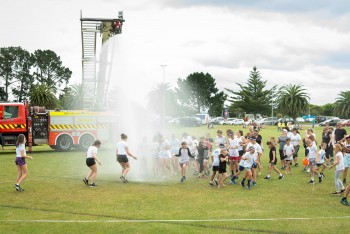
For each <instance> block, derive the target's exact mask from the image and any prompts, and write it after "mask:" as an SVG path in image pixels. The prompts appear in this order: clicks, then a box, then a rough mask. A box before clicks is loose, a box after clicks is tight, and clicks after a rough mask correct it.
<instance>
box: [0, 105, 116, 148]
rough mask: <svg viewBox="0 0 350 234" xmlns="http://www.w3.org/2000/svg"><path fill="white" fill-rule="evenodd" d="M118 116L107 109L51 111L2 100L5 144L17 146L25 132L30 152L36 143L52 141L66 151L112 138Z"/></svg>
mask: <svg viewBox="0 0 350 234" xmlns="http://www.w3.org/2000/svg"><path fill="white" fill-rule="evenodd" d="M114 122H115V116H114V115H113V114H112V113H107V112H90V111H48V110H45V108H43V107H31V108H30V109H29V108H28V104H27V103H26V104H23V103H0V133H2V137H3V144H4V145H14V144H15V142H16V139H17V136H18V135H19V134H21V133H22V134H25V135H26V137H27V140H28V141H27V143H28V146H29V151H31V147H32V146H33V145H34V144H48V145H50V147H51V148H53V149H57V150H61V151H66V150H70V149H71V148H73V147H74V148H81V149H87V148H88V147H89V146H90V145H91V144H92V143H93V142H94V141H95V140H96V139H99V140H101V141H107V140H109V139H111V138H112V134H113V132H112V131H113V126H114Z"/></svg>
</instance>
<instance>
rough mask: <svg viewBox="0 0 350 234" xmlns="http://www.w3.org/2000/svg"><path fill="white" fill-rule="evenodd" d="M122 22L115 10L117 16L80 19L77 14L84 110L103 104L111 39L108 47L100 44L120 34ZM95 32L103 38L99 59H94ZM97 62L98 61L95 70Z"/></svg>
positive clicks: (109, 66)
mask: <svg viewBox="0 0 350 234" xmlns="http://www.w3.org/2000/svg"><path fill="white" fill-rule="evenodd" d="M124 21H125V20H124V19H123V12H122V11H120V12H119V13H118V18H116V19H102V18H82V16H80V22H81V41H82V86H83V92H84V94H83V95H84V96H83V108H84V109H90V110H91V109H95V110H96V109H101V108H103V107H105V106H106V99H107V93H108V86H109V77H110V73H111V72H110V70H111V63H112V60H113V45H114V43H113V40H112V41H111V42H112V43H111V46H112V48H111V49H109V48H108V47H106V46H103V45H104V44H105V42H107V40H108V39H109V38H110V37H112V36H114V35H116V34H121V33H122V25H123V22H124ZM98 34H99V35H100V36H101V37H102V47H101V48H102V51H101V55H100V58H99V61H97V57H96V50H97V46H96V41H97V35H98ZM107 45H109V44H107ZM109 51H112V55H111V56H110V57H108V52H109ZM97 63H99V66H98V69H97ZM108 68H109V69H108ZM97 70H98V74H97Z"/></svg>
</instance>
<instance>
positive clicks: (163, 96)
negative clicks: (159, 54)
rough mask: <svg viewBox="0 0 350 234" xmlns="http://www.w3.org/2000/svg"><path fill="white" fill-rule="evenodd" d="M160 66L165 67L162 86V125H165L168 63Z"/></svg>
mask: <svg viewBox="0 0 350 234" xmlns="http://www.w3.org/2000/svg"><path fill="white" fill-rule="evenodd" d="M160 66H161V67H162V68H163V83H162V85H161V86H160V87H161V88H162V113H161V117H160V121H161V126H163V125H164V123H165V68H166V66H167V65H166V64H162V65H160Z"/></svg>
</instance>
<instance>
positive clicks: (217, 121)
mask: <svg viewBox="0 0 350 234" xmlns="http://www.w3.org/2000/svg"><path fill="white" fill-rule="evenodd" d="M220 121H224V118H223V117H216V118H213V119H211V120H210V123H211V124H214V125H217V124H219V123H220Z"/></svg>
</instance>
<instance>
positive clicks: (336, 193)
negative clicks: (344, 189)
mask: <svg viewBox="0 0 350 234" xmlns="http://www.w3.org/2000/svg"><path fill="white" fill-rule="evenodd" d="M331 194H332V195H340V192H334V193H331Z"/></svg>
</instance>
